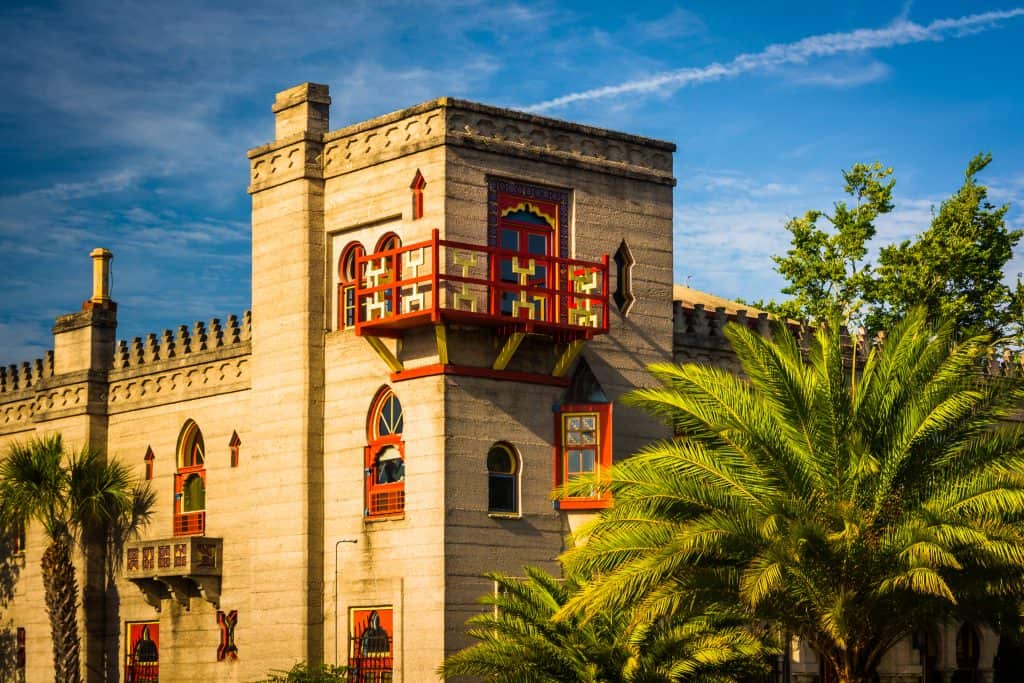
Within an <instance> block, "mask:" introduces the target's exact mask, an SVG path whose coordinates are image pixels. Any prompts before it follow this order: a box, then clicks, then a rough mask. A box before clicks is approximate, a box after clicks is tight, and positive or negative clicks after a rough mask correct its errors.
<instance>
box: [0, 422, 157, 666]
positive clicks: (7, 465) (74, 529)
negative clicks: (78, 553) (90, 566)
mask: <svg viewBox="0 0 1024 683" xmlns="http://www.w3.org/2000/svg"><path fill="white" fill-rule="evenodd" d="M154 500H155V499H154V496H153V493H152V491H151V490H150V489H149V488H148V487H147V486H146V485H145V484H144V483H142V482H139V481H137V480H136V479H134V478H133V477H132V476H131V472H130V471H129V469H128V468H127V467H126V466H125V465H123V464H121V463H119V462H116V461H108V460H106V459H105V458H103V457H102V456H101V455H100V454H98V453H96V452H95V451H91V450H89V449H85V450H83V451H81V452H78V453H73V452H69V451H67V450H66V449H65V447H64V442H63V440H62V439H61V437H60V435H59V434H56V435H53V436H48V437H43V438H38V439H34V440H32V441H29V442H25V443H14V444H12V445H11V446H9V447H8V449H7V453H6V454H5V457H4V458H3V460H2V461H0V527H3V528H12V527H16V526H18V525H21V524H25V523H27V522H36V523H38V524H40V525H41V526H42V528H43V531H44V532H45V534H46V537H47V538H48V539H49V544H48V546H47V548H46V549H45V550H44V551H43V557H42V576H43V591H44V598H45V602H46V610H47V614H48V616H49V619H50V630H51V636H52V639H53V663H54V670H55V680H56V681H57V683H77V681H79V680H80V679H81V672H80V668H79V663H80V657H79V650H80V642H81V641H80V635H79V631H78V601H79V591H78V580H77V577H76V573H75V566H74V564H73V560H72V554H73V550H74V549H75V548H76V547H78V548H81V549H83V550H85V551H86V552H100V553H106V555H105V557H106V559H107V560H108V561H109V562H110V564H108V569H109V570H110V571H113V570H114V569H115V568H116V560H115V559H114V558H113V557H111V555H112V554H113V553H115V552H116V551H117V550H119V549H120V547H121V546H122V545H123V544H124V543H125V542H126V541H127V540H128V539H129V538H130V537H131V536H133V535H134V534H135V533H136V532H137V530H138V529H140V528H141V527H142V526H143V525H145V524H146V523H147V522H148V520H149V515H150V511H151V510H152V507H153V503H154ZM91 543H98V544H99V547H90V545H89V544H91ZM118 557H119V554H118Z"/></svg>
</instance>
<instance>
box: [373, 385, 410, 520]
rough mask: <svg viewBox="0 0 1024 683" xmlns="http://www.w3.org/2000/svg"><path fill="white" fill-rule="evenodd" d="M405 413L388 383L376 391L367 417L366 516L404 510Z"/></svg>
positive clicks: (385, 515) (394, 513)
mask: <svg viewBox="0 0 1024 683" xmlns="http://www.w3.org/2000/svg"><path fill="white" fill-rule="evenodd" d="M404 422H405V417H404V415H403V413H402V404H401V403H399V401H398V397H397V396H395V394H394V392H392V391H391V389H390V388H389V387H384V388H382V389H381V390H380V391H378V392H377V396H376V398H374V400H373V403H372V404H370V413H369V416H368V419H367V425H366V432H367V441H368V443H367V446H366V451H365V460H364V466H365V469H364V475H365V479H366V508H365V510H364V512H365V515H366V516H367V517H388V516H394V515H400V514H402V513H403V512H404V511H405V442H403V441H402V430H403V427H404Z"/></svg>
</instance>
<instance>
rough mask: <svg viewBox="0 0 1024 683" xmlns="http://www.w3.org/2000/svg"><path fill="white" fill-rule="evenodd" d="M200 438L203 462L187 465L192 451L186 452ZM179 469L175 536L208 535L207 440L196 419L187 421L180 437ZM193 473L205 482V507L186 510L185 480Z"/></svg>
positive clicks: (175, 503) (176, 477)
mask: <svg viewBox="0 0 1024 683" xmlns="http://www.w3.org/2000/svg"><path fill="white" fill-rule="evenodd" d="M197 439H199V440H201V441H202V443H203V448H202V462H200V463H197V464H188V465H186V464H185V462H186V458H188V461H189V462H190V463H191V462H193V461H192V458H191V455H192V454H191V453H186V452H185V449H189V450H190V451H191V450H192V449H193V448H194V445H195V441H196V440H197ZM175 460H176V464H177V466H178V467H177V471H175V473H174V519H173V535H174V536H204V535H206V505H205V498H206V440H205V439H203V430H201V429H200V428H199V425H198V424H196V422H195V421H194V420H188V421H186V422H185V426H184V427H182V430H181V435H180V436H179V437H178V452H177V456H176V458H175ZM192 474H198V475H199V477H200V479H202V482H203V499H204V504H203V509H202V510H188V511H186V510H184V509H183V508H184V505H185V482H186V481H187V480H188V478H189V476H190V475H192Z"/></svg>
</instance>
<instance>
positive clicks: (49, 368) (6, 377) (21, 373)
mask: <svg viewBox="0 0 1024 683" xmlns="http://www.w3.org/2000/svg"><path fill="white" fill-rule="evenodd" d="M47 377H53V351H47V352H46V355H45V356H44V357H43V358H36V359H35V360H32V361H25V362H24V363H21V364H20V365H19V364H12V365H8V366H0V395H2V394H14V393H18V392H21V391H26V390H28V389H31V388H33V387H35V386H38V385H39V383H40V382H42V381H43V380H45V379H46V378H47ZM3 400H4V398H3V397H2V396H0V401H3Z"/></svg>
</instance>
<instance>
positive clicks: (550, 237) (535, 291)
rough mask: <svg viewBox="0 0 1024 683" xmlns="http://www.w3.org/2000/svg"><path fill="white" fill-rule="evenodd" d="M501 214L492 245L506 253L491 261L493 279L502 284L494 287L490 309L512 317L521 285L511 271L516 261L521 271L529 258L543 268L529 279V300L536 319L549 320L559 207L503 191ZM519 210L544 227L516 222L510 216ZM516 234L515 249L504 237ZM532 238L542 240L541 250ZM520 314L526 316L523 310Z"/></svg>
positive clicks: (556, 254)
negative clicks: (539, 219) (536, 218)
mask: <svg viewBox="0 0 1024 683" xmlns="http://www.w3.org/2000/svg"><path fill="white" fill-rule="evenodd" d="M497 205H498V215H497V217H496V223H495V233H494V236H493V244H491V246H494V247H497V248H498V249H502V250H503V251H505V252H507V253H503V254H500V255H498V256H497V257H494V258H493V259H492V263H491V268H492V273H491V280H492V281H494V282H495V283H500V284H498V286H496V287H494V288H492V291H491V301H490V307H491V311H492V313H494V314H499V313H500V314H502V315H511V313H512V309H513V305H512V303H513V301H514V300H517V299H518V298H519V293H518V292H519V291H520V287H522V286H523V285H522V283H520V281H519V277H518V276H517V275H516V274H515V273H514V272H513V271H512V268H513V265H514V264H513V259H515V260H517V261H518V262H519V267H520V268H525V267H526V264H528V263H529V260H530V259H534V262H535V265H534V267H535V268H536V269H543V273H540V274H537V275H535V276H532V277H530V278H529V279H528V280H527V281H526V286H527V287H529V288H531V291H530V292H529V293H528V294H527V296H526V299H527V301H529V302H530V303H531V304H533V305H534V306H535V307H537V306H539V307H540V310H539V311H537V319H539V320H546V321H550V320H551V319H552V316H553V315H554V301H552V297H551V295H550V294H548V293H547V292H546V291H545V290H550V289H553V288H554V287H555V283H556V282H557V278H558V277H559V274H558V273H556V272H554V271H555V268H554V267H553V264H552V263H551V261H550V260H549V259H550V258H551V257H553V256H559V253H558V251H559V249H558V235H559V231H558V213H559V207H558V204H556V203H553V202H549V201H541V200H537V199H530V198H527V197H521V196H518V195H514V194H510V193H505V192H501V193H498V198H497ZM517 211H526V212H528V213H532V214H535V215H536V216H538V217H539V218H541V219H542V220H543V222H544V223H545V224H541V223H534V222H526V221H522V220H516V219H515V218H512V217H511V216H512V215H513V214H514V213H515V212H517ZM506 233H508V234H510V235H513V234H514V235H515V238H516V244H515V246H514V247H512V246H511V245H509V244H507V243H506V242H505V234H506ZM531 237H533V238H540V239H541V240H542V241H543V246H542V248H541V249H539V250H537V249H535V248H534V244H532V243H533V242H534V241H533V240H531ZM519 315H520V316H522V315H523V311H522V310H521V309H520V312H519Z"/></svg>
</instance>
